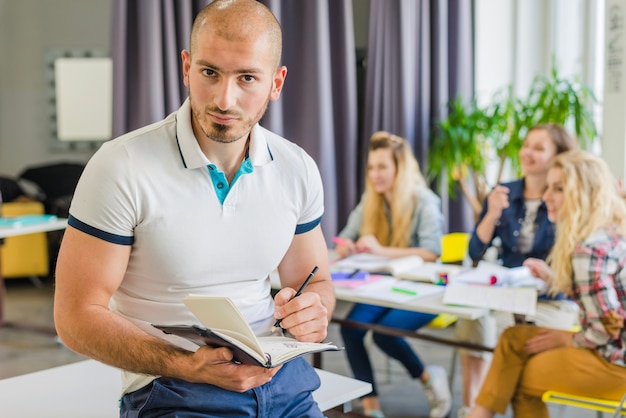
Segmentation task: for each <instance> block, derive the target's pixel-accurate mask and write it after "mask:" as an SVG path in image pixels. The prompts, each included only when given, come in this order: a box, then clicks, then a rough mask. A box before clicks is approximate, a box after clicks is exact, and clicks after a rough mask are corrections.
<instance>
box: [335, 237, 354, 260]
mask: <svg viewBox="0 0 626 418" xmlns="http://www.w3.org/2000/svg"><path fill="white" fill-rule="evenodd" d="M354 253H356V245H355V244H354V241H352V240H351V239H348V238H336V239H335V254H337V257H339V258H345V257H347V256H349V255H352V254H354Z"/></svg>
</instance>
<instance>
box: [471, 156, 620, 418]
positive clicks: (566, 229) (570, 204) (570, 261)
mask: <svg viewBox="0 0 626 418" xmlns="http://www.w3.org/2000/svg"><path fill="white" fill-rule="evenodd" d="M543 200H544V201H545V203H546V205H547V208H548V216H549V217H550V220H552V221H553V222H555V224H556V241H555V244H554V247H553V249H552V251H551V252H550V255H549V257H548V263H549V264H548V263H546V262H545V261H543V260H538V259H529V260H526V262H525V263H524V264H525V265H527V266H528V267H529V268H530V269H531V270H532V272H533V274H534V275H535V276H538V277H541V278H543V279H544V280H546V281H547V282H548V285H549V289H550V292H551V293H552V294H555V293H558V292H564V293H566V294H569V295H570V296H571V297H572V298H573V299H574V300H575V301H576V302H577V303H578V305H579V307H580V319H581V329H580V331H578V332H568V331H562V330H554V329H548V328H541V327H535V326H527V325H520V326H515V327H512V328H509V329H508V330H507V331H505V332H504V333H503V335H502V337H501V338H500V341H499V342H498V345H497V346H496V350H495V352H494V357H493V362H492V364H491V368H490V369H489V372H488V374H487V377H486V379H485V382H484V384H483V386H482V388H481V391H480V394H479V395H478V397H477V398H476V407H475V408H474V409H473V410H472V412H471V413H470V414H469V417H470V418H486V417H493V416H494V415H495V413H500V414H504V413H505V411H506V409H507V406H508V404H509V403H511V404H512V406H513V415H514V416H515V417H521V418H525V417H532V418H542V417H548V416H549V414H548V410H547V408H546V406H545V404H544V403H543V402H542V401H541V395H542V394H543V393H544V392H545V391H547V390H557V391H563V392H567V393H571V394H574V395H581V396H590V397H599V398H603V399H615V400H619V399H621V397H622V395H623V394H624V393H625V392H626V367H624V360H625V358H624V354H625V350H626V332H624V318H626V311H625V308H626V269H625V268H624V266H625V265H626V205H625V203H624V200H623V199H622V198H621V197H620V195H619V193H618V190H617V187H616V182H615V180H614V178H613V176H612V175H611V173H610V171H609V169H608V167H607V165H606V163H605V162H604V161H603V160H602V159H600V158H599V157H596V156H594V155H592V154H590V153H588V152H585V151H568V152H566V153H563V154H561V155H559V156H557V157H556V158H555V160H554V162H553V164H552V168H550V171H549V172H548V188H547V190H546V192H545V193H544V195H543Z"/></svg>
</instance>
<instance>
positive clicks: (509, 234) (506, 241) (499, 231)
mask: <svg viewBox="0 0 626 418" xmlns="http://www.w3.org/2000/svg"><path fill="white" fill-rule="evenodd" d="M502 185H503V186H506V187H508V188H509V190H510V191H509V207H508V208H506V209H504V210H503V211H502V216H501V217H500V220H499V221H498V223H497V225H496V229H495V230H494V234H493V237H491V240H490V241H489V242H488V243H483V242H481V241H480V239H479V238H478V235H476V228H474V233H473V234H472V237H471V239H470V242H469V250H468V251H469V255H470V257H471V258H472V260H474V261H478V260H480V259H481V258H482V256H483V254H484V253H485V251H486V250H487V248H489V246H490V245H491V243H492V242H493V240H494V239H495V238H496V237H499V238H500V240H501V241H502V246H501V250H500V251H501V252H500V258H501V259H502V264H503V265H504V266H505V267H519V266H521V265H522V263H523V262H524V260H526V259H527V258H540V259H542V260H545V259H546V257H548V253H549V252H550V250H551V249H552V245H554V225H553V224H552V222H550V220H549V219H548V211H547V209H546V204H545V203H544V202H541V205H540V206H539V209H538V210H537V217H536V219H535V237H534V239H533V245H532V248H531V250H530V252H528V253H527V254H522V253H520V252H519V249H518V247H517V238H518V237H519V233H520V229H521V228H522V222H523V220H524V215H525V214H526V207H525V205H524V179H521V180H516V181H513V182H510V183H503V184H502ZM487 205H488V203H487V199H485V203H484V207H483V211H482V213H481V214H480V218H479V221H478V223H477V224H476V225H478V224H479V223H480V222H481V221H482V220H483V218H484V217H485V214H486V213H487V209H488V206H487Z"/></svg>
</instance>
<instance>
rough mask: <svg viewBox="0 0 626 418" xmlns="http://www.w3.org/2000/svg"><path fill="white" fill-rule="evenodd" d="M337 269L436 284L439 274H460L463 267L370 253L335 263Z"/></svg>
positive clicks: (355, 255) (334, 266) (417, 258)
mask: <svg viewBox="0 0 626 418" xmlns="http://www.w3.org/2000/svg"><path fill="white" fill-rule="evenodd" d="M332 267H333V268H335V269H342V270H343V269H348V270H349V269H359V270H363V271H368V272H370V273H378V274H387V275H391V276H394V277H397V278H400V279H406V280H414V281H421V282H428V283H436V282H437V280H438V278H439V274H440V273H445V274H448V276H450V275H452V274H454V273H457V272H459V271H460V270H461V269H462V267H461V266H457V265H452V264H438V263H429V262H425V261H424V260H423V259H422V258H421V257H419V256H417V255H409V256H406V257H398V258H387V257H381V256H377V255H373V254H368V253H361V254H354V255H351V256H349V257H346V258H343V259H341V260H339V261H337V262H335V263H334V264H333V266H332Z"/></svg>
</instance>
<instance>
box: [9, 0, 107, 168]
mask: <svg viewBox="0 0 626 418" xmlns="http://www.w3.org/2000/svg"><path fill="white" fill-rule="evenodd" d="M112 7H113V0H54V1H53V0H19V1H14V0H0V28H2V36H0V57H2V58H1V59H0V175H8V176H15V175H17V174H18V173H19V172H20V171H22V169H24V168H25V167H26V166H29V165H35V164H43V163H47V162H51V161H83V162H84V161H87V160H88V159H89V157H91V155H92V153H93V152H92V151H75V152H67V151H64V152H60V151H55V150H54V149H53V148H52V147H51V142H52V141H51V139H50V138H51V137H52V134H51V124H50V121H49V120H50V110H49V101H48V100H49V98H48V88H47V81H46V68H45V61H46V60H45V57H46V51H48V50H49V49H51V48H53V49H57V48H64V49H65V48H67V49H92V48H93V49H102V50H106V51H110V38H111V36H110V22H111V14H112Z"/></svg>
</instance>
